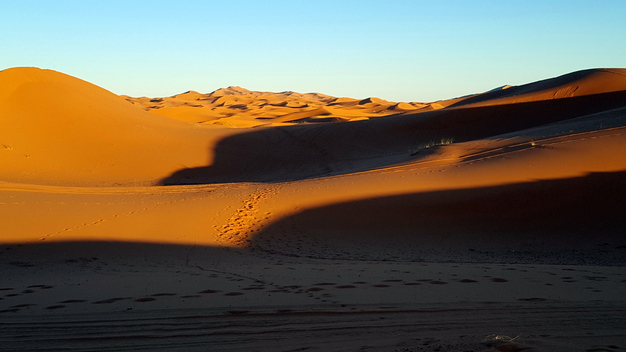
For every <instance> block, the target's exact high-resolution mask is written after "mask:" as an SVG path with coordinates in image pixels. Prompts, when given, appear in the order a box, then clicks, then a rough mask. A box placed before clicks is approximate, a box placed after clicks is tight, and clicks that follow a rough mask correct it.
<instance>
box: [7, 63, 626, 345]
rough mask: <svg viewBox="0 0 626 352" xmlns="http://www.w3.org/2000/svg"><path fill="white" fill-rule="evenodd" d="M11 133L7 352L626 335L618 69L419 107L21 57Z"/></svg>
mask: <svg viewBox="0 0 626 352" xmlns="http://www.w3.org/2000/svg"><path fill="white" fill-rule="evenodd" d="M0 123H1V128H0V165H1V166H2V167H1V168H0V243H1V244H2V246H1V247H0V256H1V261H0V267H1V270H2V276H1V277H0V322H1V323H2V324H0V342H2V343H1V344H0V350H5V349H6V350H7V351H8V350H11V351H13V350H60V349H62V348H64V347H67V346H69V347H71V348H74V349H78V350H91V349H97V350H100V351H106V350H133V349H151V350H164V351H166V350H185V351H192V350H207V349H208V350H220V351H240V350H241V351H243V350H245V351H249V350H259V351H270V350H272V351H273V350H285V351H287V350H291V351H300V350H302V351H304V350H311V351H313V350H316V351H317V350H319V351H335V350H336V351H345V350H348V351H353V350H354V351H356V350H368V351H446V350H447V351H481V350H490V351H496V350H499V351H505V350H506V351H509V350H510V351H514V350H523V349H524V348H532V350H545V351H572V350H581V351H584V350H587V351H612V350H619V349H620V348H626V334H624V330H623V312H624V310H625V309H626V301H625V300H624V298H623V297H626V284H624V281H625V280H626V272H625V271H624V267H626V232H625V231H626V230H625V229H626V210H625V209H626V207H625V206H624V199H625V198H626V176H625V175H626V70H625V69H593V70H585V71H579V72H574V73H570V74H566V75H563V76H560V77H556V78H551V79H547V80H543V81H539V82H534V83H529V84H526V85H521V86H512V87H509V86H503V88H499V89H494V90H492V91H489V92H485V93H480V94H472V95H468V96H465V97H460V98H454V99H450V100H446V101H439V102H421V103H417V102H389V101H385V100H382V99H378V98H373V97H370V98H365V99H363V98H360V99H353V98H345V97H340V98H336V97H331V96H328V95H324V94H319V93H306V94H303V93H296V92H281V93H271V92H256V91H249V90H246V89H244V88H241V87H228V88H223V89H218V90H216V91H214V92H212V93H208V94H202V93H198V92H194V91H190V92H187V93H183V94H179V95H176V96H172V97H159V98H146V97H142V98H132V97H128V96H117V95H115V94H113V93H111V92H108V91H106V90H104V89H102V88H99V87H97V86H95V85H93V84H91V83H88V82H85V81H82V80H80V79H77V78H74V77H71V76H67V75H65V74H62V73H59V72H55V71H51V70H41V69H37V68H13V69H8V70H5V71H1V72H0ZM487 302H489V303H487ZM464 312H467V314H470V313H471V317H472V318H471V319H470V318H468V315H467V314H465V313H464ZM504 312H507V313H504ZM528 312H531V313H532V314H533V316H534V317H536V318H532V319H531V318H530V315H529V314H530V313H528ZM555 316H559V317H561V318H558V319H557V318H555ZM463 317H465V318H463ZM463 319H465V320H463ZM559 319H560V320H559ZM462 320H463V321H465V322H464V323H463V322H462ZM114 322H115V323H114ZM564 322H565V323H566V324H568V328H567V329H565V328H562V327H560V326H558V324H560V323H564ZM59 326H61V327H65V328H63V329H61V330H58V329H57V327H59ZM159 326H160V327H159ZM69 327H71V328H69ZM297 327H298V328H297ZM494 334H501V335H510V336H511V337H515V336H517V335H519V336H520V338H516V339H512V338H509V339H507V338H505V337H496V336H495V335H494ZM491 335H492V336H491ZM524 346H526V347H524ZM528 346H530V347H528ZM527 350H531V349H527Z"/></svg>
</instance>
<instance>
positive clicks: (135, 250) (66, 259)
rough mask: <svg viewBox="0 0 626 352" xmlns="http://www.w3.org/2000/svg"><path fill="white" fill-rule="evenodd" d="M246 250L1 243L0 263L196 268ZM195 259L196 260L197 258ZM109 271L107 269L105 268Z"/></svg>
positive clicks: (140, 244) (103, 243) (91, 243)
mask: <svg viewBox="0 0 626 352" xmlns="http://www.w3.org/2000/svg"><path fill="white" fill-rule="evenodd" d="M241 252H248V250H246V249H241V248H231V247H212V246H197V245H181V244H168V243H145V242H123V241H86V240H85V241H63V242H38V243H32V242H31V243H21V244H20V243H0V263H1V264H4V265H7V264H8V265H15V266H23V267H28V266H29V265H30V263H31V262H32V263H41V262H55V263H59V264H63V263H67V264H77V265H87V264H90V265H94V266H95V265H98V264H99V263H102V261H103V260H105V259H106V260H108V261H110V260H114V261H120V262H129V263H134V264H141V265H156V264H159V263H160V264H164V265H166V266H174V265H177V266H184V265H195V264H196V262H197V258H203V260H208V261H210V260H211V258H220V260H222V261H224V260H225V259H224V258H225V257H233V258H237V256H236V254H237V253H241ZM194 258H196V259H194ZM105 269H106V268H105Z"/></svg>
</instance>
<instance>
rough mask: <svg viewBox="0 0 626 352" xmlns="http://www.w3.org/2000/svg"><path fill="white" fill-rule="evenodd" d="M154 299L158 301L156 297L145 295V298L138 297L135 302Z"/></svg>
mask: <svg viewBox="0 0 626 352" xmlns="http://www.w3.org/2000/svg"><path fill="white" fill-rule="evenodd" d="M152 301H156V298H154V297H144V298H137V299H136V300H135V302H142V303H143V302H152Z"/></svg>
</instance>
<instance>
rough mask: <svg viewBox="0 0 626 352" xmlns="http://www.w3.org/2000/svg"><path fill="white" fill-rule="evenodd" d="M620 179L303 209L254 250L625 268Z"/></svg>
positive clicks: (623, 176) (624, 193)
mask: <svg viewBox="0 0 626 352" xmlns="http://www.w3.org/2000/svg"><path fill="white" fill-rule="evenodd" d="M625 181H626V172H606V173H592V174H589V175H586V176H581V177H574V178H567V179H558V180H544V181H536V182H526V183H517V184H510V185H504V186H493V187H483V188H472V189H460V190H450V191H437V192H426V193H415V194H406V195H399V196H389V197H381V198H372V199H366V200H359V201H353V202H347V203H339V204H334V205H328V206H324V207H320V208H313V209H308V210H304V211H302V212H300V213H298V214H295V215H293V216H291V217H288V218H285V219H282V220H280V221H278V222H276V223H274V224H272V225H270V226H268V227H267V228H265V229H264V230H263V231H262V232H260V233H258V234H257V235H256V236H255V237H254V238H253V240H252V243H251V246H252V247H253V248H259V249H264V250H266V251H270V252H275V253H282V254H286V255H294V256H302V255H304V256H311V257H315V258H333V259H360V260H399V261H413V260H415V261H439V262H501V263H544V264H585V265H589V264H594V265H626V212H625V210H624V199H626V182H625Z"/></svg>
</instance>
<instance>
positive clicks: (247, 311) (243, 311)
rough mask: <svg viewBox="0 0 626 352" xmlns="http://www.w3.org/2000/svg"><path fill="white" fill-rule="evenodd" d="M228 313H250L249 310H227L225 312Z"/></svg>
mask: <svg viewBox="0 0 626 352" xmlns="http://www.w3.org/2000/svg"><path fill="white" fill-rule="evenodd" d="M227 313H228V314H230V315H244V314H248V313H250V311H249V310H229V311H228V312H227Z"/></svg>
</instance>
